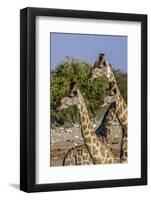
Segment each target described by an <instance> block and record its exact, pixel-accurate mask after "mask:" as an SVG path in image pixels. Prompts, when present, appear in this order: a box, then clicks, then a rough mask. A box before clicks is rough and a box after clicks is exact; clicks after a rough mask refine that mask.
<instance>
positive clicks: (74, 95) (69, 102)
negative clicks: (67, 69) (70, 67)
mask: <svg viewBox="0 0 151 200" xmlns="http://www.w3.org/2000/svg"><path fill="white" fill-rule="evenodd" d="M79 95H80V92H79V89H78V87H77V85H76V83H75V82H72V83H71V84H70V89H69V91H68V92H67V93H66V95H65V96H63V97H61V98H60V100H59V107H58V108H57V110H62V109H65V108H68V107H71V106H75V105H77V106H78V105H79V103H80V101H79Z"/></svg>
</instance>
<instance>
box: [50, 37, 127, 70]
mask: <svg viewBox="0 0 151 200" xmlns="http://www.w3.org/2000/svg"><path fill="white" fill-rule="evenodd" d="M100 53H104V54H105V55H106V57H107V59H108V61H109V63H111V64H112V66H113V68H115V69H121V70H122V71H124V72H127V36H111V35H86V34H66V33H51V34H50V58H51V59H50V65H51V68H52V69H55V67H56V66H57V64H59V63H60V62H61V61H62V60H63V59H64V58H65V56H69V57H72V58H75V59H80V60H83V61H87V62H89V63H91V64H93V63H94V62H95V61H96V60H97V59H98V56H99V54H100Z"/></svg>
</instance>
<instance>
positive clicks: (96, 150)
mask: <svg viewBox="0 0 151 200" xmlns="http://www.w3.org/2000/svg"><path fill="white" fill-rule="evenodd" d="M92 151H93V154H96V153H97V152H98V149H97V148H96V146H92Z"/></svg>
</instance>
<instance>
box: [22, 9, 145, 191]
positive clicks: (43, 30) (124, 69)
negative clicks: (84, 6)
mask: <svg viewBox="0 0 151 200" xmlns="http://www.w3.org/2000/svg"><path fill="white" fill-rule="evenodd" d="M20 84H21V85H20V189H21V190H23V191H26V192H40V191H54V190H71V189H86V188H87V189H88V188H103V187H120V186H132V185H146V184H147V16H146V15H142V14H124V13H109V12H108V13H107V12H94V11H93V12H92V11H78V10H61V9H60V10H59V9H47V8H25V9H22V10H21V12H20Z"/></svg>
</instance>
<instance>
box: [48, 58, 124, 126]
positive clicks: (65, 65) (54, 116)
mask: <svg viewBox="0 0 151 200" xmlns="http://www.w3.org/2000/svg"><path fill="white" fill-rule="evenodd" d="M90 67H91V65H90V64H89V63H87V62H82V61H79V60H75V59H72V58H69V57H66V58H65V60H64V61H63V62H62V63H60V64H59V65H58V66H57V68H56V69H55V70H53V71H51V97H50V98H51V126H52V127H54V126H55V125H58V124H64V123H75V122H79V112H78V110H77V109H76V108H75V107H71V108H69V109H65V110H62V111H61V112H57V111H56V108H57V107H58V104H59V99H60V97H62V96H64V95H65V93H66V91H67V90H68V89H69V86H70V83H71V81H73V80H74V81H76V82H77V84H78V87H79V88H80V91H81V93H82V94H83V96H84V99H85V102H86V105H87V108H88V111H89V115H90V117H91V118H95V117H97V116H98V115H99V114H100V111H101V110H100V106H101V101H100V98H101V96H102V95H104V94H105V91H106V88H107V87H108V83H107V80H106V79H105V78H104V77H102V78H99V79H94V80H93V82H90V81H89V82H88V80H87V79H88V74H89V71H90ZM115 74H116V78H117V82H118V85H119V88H120V91H121V93H122V94H123V95H124V98H125V99H126V98H127V75H126V74H124V73H122V72H121V71H115Z"/></svg>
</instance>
